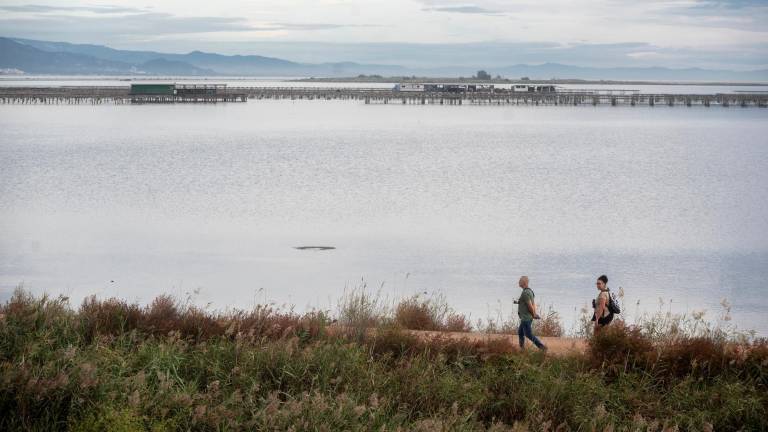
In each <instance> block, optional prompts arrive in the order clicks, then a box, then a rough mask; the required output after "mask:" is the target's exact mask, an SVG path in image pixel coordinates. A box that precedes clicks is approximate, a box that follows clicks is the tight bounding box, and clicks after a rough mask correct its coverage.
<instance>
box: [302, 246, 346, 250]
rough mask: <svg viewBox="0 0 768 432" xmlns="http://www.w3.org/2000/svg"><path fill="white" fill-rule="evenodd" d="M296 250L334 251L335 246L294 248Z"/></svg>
mask: <svg viewBox="0 0 768 432" xmlns="http://www.w3.org/2000/svg"><path fill="white" fill-rule="evenodd" d="M293 248H294V249H298V250H333V249H336V247H335V246H294V247H293Z"/></svg>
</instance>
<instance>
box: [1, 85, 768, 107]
mask: <svg viewBox="0 0 768 432" xmlns="http://www.w3.org/2000/svg"><path fill="white" fill-rule="evenodd" d="M249 99H251V100H265V99H277V100H349V101H360V102H363V103H365V104H402V105H529V106H537V105H552V106H557V105H562V106H598V105H607V106H686V107H692V106H704V107H712V106H718V107H760V108H766V107H768V93H764V92H763V93H760V92H755V93H716V94H644V93H639V92H631V91H618V92H614V91H597V90H576V91H573V90H568V91H557V92H548V93H526V92H512V91H504V90H502V91H499V90H498V89H496V90H495V91H492V92H461V93H455V92H399V91H395V90H391V89H381V88H318V87H227V88H226V89H223V90H221V91H217V92H216V93H213V94H205V95H188V94H174V95H145V94H142V95H136V94H131V92H130V89H129V88H128V87H0V104H93V105H98V104H149V103H218V102H245V101H247V100H249Z"/></svg>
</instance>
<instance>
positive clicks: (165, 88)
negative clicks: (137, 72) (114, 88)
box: [131, 83, 227, 97]
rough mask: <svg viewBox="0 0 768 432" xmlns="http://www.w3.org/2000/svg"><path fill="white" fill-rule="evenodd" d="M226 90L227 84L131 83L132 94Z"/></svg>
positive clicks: (192, 94) (195, 93)
mask: <svg viewBox="0 0 768 432" xmlns="http://www.w3.org/2000/svg"><path fill="white" fill-rule="evenodd" d="M226 90H227V85H226V84H175V83H174V84H143V83H142V84H131V96H179V97H198V96H217V95H220V94H223V93H225V92H226Z"/></svg>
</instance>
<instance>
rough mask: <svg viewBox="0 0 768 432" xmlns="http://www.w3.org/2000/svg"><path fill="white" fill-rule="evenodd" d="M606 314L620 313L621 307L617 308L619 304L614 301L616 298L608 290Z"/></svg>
mask: <svg viewBox="0 0 768 432" xmlns="http://www.w3.org/2000/svg"><path fill="white" fill-rule="evenodd" d="M608 312H610V313H612V314H620V313H621V306H619V302H618V301H616V298H615V297H614V296H613V293H612V292H611V290H608Z"/></svg>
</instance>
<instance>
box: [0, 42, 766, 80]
mask: <svg viewBox="0 0 768 432" xmlns="http://www.w3.org/2000/svg"><path fill="white" fill-rule="evenodd" d="M0 69H9V70H11V69H18V70H21V71H24V72H25V73H28V74H58V75H68V74H78V75H150V76H151V75H166V76H168V75H172V76H284V77H309V76H315V77H350V76H356V75H360V74H368V75H370V74H377V75H383V76H412V75H415V76H424V77H445V76H472V75H473V74H474V73H475V72H476V71H477V70H478V69H483V66H482V65H478V66H477V67H476V68H468V67H439V68H407V67H403V66H397V65H380V64H360V63H354V62H339V63H297V62H292V61H288V60H283V59H279V58H274V57H263V56H258V55H221V54H213V53H204V52H200V51H192V52H190V53H187V54H168V53H160V52H154V51H128V50H117V49H113V48H109V47H106V46H102V45H90V44H71V43H66V42H48V41H38V40H30V39H19V38H4V37H0ZM488 72H490V73H491V74H492V75H502V76H504V77H512V78H518V77H523V76H526V77H530V78H531V79H552V78H559V79H570V78H573V79H585V80H601V79H604V80H657V81H661V80H665V81H721V82H728V81H731V82H768V70H755V71H728V70H709V69H698V68H690V69H670V68H663V67H650V68H634V67H625V68H590V67H580V66H570V65H563V64H558V63H545V64H540V65H524V64H518V65H513V66H507V67H502V68H493V69H489V70H488Z"/></svg>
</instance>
